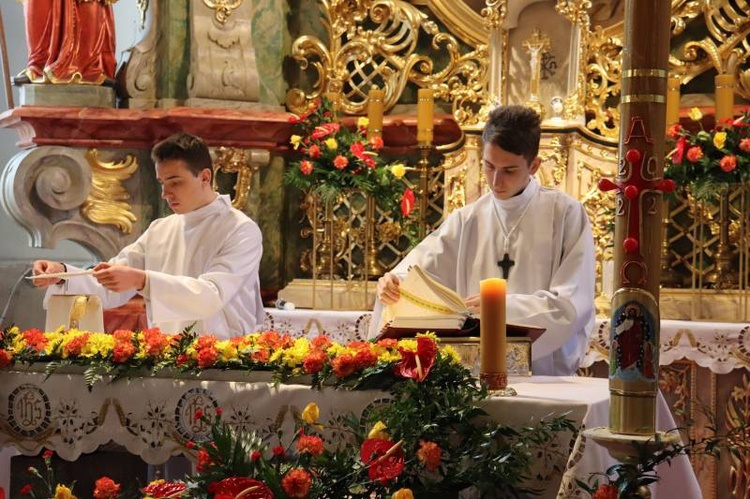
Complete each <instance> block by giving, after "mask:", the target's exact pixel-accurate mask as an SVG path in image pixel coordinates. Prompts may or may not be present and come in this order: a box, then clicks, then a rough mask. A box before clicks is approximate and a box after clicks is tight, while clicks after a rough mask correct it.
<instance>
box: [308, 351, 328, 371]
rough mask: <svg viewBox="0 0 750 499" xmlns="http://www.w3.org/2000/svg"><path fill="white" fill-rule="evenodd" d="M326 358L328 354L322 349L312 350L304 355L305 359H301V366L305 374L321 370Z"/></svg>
mask: <svg viewBox="0 0 750 499" xmlns="http://www.w3.org/2000/svg"><path fill="white" fill-rule="evenodd" d="M327 358H328V356H327V355H326V353H325V352H324V351H322V350H313V351H312V352H310V353H309V354H307V355H306V356H305V359H304V360H303V361H302V367H303V368H304V369H305V372H306V373H307V374H315V373H319V372H320V371H322V370H323V366H325V362H326V359H327Z"/></svg>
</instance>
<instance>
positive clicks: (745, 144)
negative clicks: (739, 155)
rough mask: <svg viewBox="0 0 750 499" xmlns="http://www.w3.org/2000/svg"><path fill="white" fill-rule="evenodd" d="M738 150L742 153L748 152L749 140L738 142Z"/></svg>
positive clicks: (749, 149) (749, 148)
mask: <svg viewBox="0 0 750 499" xmlns="http://www.w3.org/2000/svg"><path fill="white" fill-rule="evenodd" d="M740 150H741V151H742V152H750V138H748V139H742V140H741V141H740Z"/></svg>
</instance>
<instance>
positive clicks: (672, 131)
mask: <svg viewBox="0 0 750 499" xmlns="http://www.w3.org/2000/svg"><path fill="white" fill-rule="evenodd" d="M680 130H682V126H680V124H679V123H675V124H674V125H670V126H669V128H667V137H669V138H670V139H676V138H677V137H678V136H679V135H680Z"/></svg>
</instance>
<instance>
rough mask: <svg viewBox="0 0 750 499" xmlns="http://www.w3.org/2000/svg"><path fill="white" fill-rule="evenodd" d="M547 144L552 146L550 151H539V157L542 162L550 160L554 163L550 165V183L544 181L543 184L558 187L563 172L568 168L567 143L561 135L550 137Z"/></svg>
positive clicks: (562, 178) (563, 176)
mask: <svg viewBox="0 0 750 499" xmlns="http://www.w3.org/2000/svg"><path fill="white" fill-rule="evenodd" d="M549 144H550V146H552V151H550V152H548V153H541V154H540V155H539V157H540V158H542V162H544V163H546V162H548V161H551V162H552V163H553V164H554V166H553V167H552V183H551V184H549V185H547V184H546V183H545V185H546V186H547V187H558V186H559V185H560V184H561V183H562V181H563V180H564V179H565V172H566V171H567V169H568V145H567V144H566V143H565V142H564V139H563V136H561V135H555V136H554V137H552V139H550V142H549Z"/></svg>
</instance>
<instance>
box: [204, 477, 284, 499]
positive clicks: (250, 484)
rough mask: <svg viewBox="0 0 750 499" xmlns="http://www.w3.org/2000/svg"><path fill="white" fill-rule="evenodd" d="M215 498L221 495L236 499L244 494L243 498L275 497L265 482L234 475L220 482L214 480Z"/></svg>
mask: <svg viewBox="0 0 750 499" xmlns="http://www.w3.org/2000/svg"><path fill="white" fill-rule="evenodd" d="M211 492H212V493H213V494H214V499H216V498H217V497H219V496H224V497H231V498H232V499H234V498H235V497H237V496H238V495H240V494H242V499H273V493H272V492H271V489H269V488H268V487H267V486H266V484H265V483H263V482H259V481H258V480H255V479H253V478H245V477H238V476H233V477H229V478H225V479H224V480H222V481H220V482H214V483H213V484H212V487H211Z"/></svg>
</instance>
